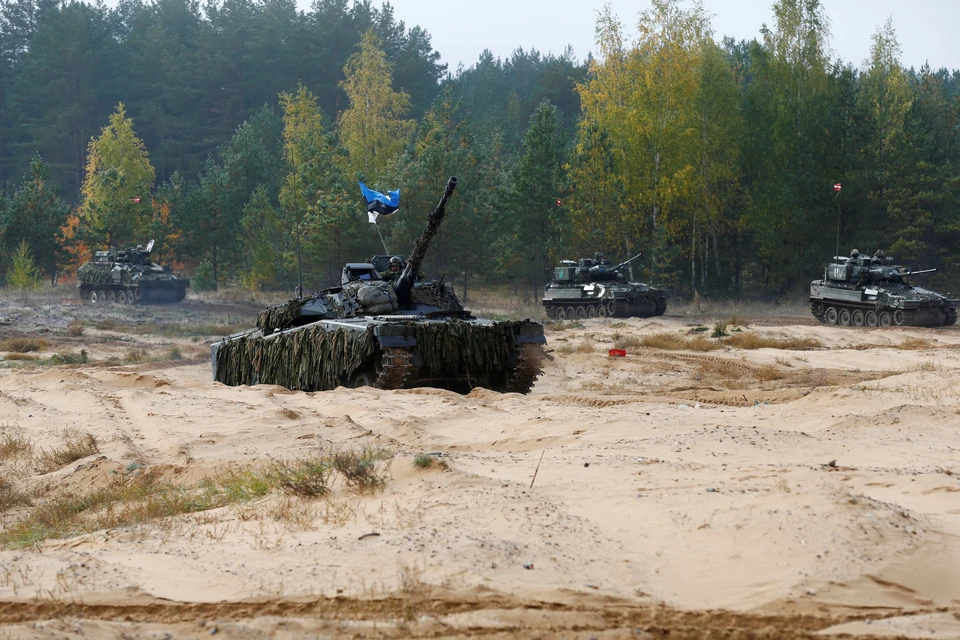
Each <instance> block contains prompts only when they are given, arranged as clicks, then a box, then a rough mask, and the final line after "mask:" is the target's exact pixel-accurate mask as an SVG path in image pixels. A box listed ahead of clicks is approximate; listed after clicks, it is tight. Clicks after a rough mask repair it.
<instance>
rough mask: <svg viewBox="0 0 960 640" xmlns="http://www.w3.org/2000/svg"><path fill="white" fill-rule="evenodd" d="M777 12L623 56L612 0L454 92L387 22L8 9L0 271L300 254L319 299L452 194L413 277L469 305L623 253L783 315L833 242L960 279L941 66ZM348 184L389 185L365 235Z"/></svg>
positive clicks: (952, 96) (239, 8)
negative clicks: (571, 39)
mask: <svg viewBox="0 0 960 640" xmlns="http://www.w3.org/2000/svg"><path fill="white" fill-rule="evenodd" d="M773 7H774V16H775V20H774V23H773V24H772V25H770V26H769V27H767V26H765V27H764V28H763V30H762V32H761V33H760V34H759V37H758V38H756V39H754V40H752V41H741V42H735V41H733V40H730V39H723V40H719V41H718V40H717V39H716V38H715V37H714V35H713V32H712V29H711V26H710V22H709V19H708V17H707V14H706V12H705V11H704V9H703V7H702V5H700V4H696V3H695V4H693V5H692V6H688V5H687V4H686V3H683V2H680V0H651V1H650V3H649V8H648V9H647V10H646V11H644V12H642V13H641V15H640V17H639V19H638V22H637V24H636V25H635V27H636V29H635V31H636V34H637V35H636V37H635V38H634V39H633V40H630V41H628V38H627V35H626V33H627V29H626V27H625V25H624V24H623V22H622V21H621V20H620V19H619V18H618V17H617V16H615V15H614V14H613V13H612V11H611V10H610V8H609V7H606V8H605V9H604V10H603V11H602V12H601V13H600V14H599V17H598V21H597V51H598V55H597V57H596V58H593V57H592V56H591V57H588V58H587V59H586V60H584V61H577V60H576V59H575V57H574V55H573V53H572V51H570V50H568V51H566V52H565V53H564V54H562V55H560V56H554V55H548V56H543V55H541V54H539V53H537V52H535V51H534V52H525V51H523V50H517V51H516V52H515V53H514V54H513V55H512V56H510V57H509V58H507V59H497V58H494V57H493V56H492V55H491V54H489V53H488V52H486V53H484V54H483V55H482V56H481V57H480V59H479V60H478V61H477V62H476V63H475V64H474V65H472V66H470V67H468V68H463V67H461V68H459V69H457V70H456V71H455V72H449V71H448V70H447V69H446V68H445V67H444V66H443V65H441V64H440V62H439V54H438V53H437V52H436V51H434V50H433V48H432V45H431V41H430V36H429V34H427V33H426V32H425V31H424V30H423V29H421V28H419V27H416V26H415V27H411V28H407V26H406V25H405V24H404V23H403V22H402V21H399V20H398V19H397V17H396V16H395V13H394V10H393V8H392V7H391V5H389V4H388V3H387V4H384V5H382V6H380V7H376V6H374V5H373V4H372V3H371V2H369V1H359V0H358V1H356V2H353V3H348V2H347V0H317V2H315V3H314V5H313V8H312V9H311V10H310V11H309V12H300V11H297V10H296V7H295V5H294V4H293V3H292V2H287V0H261V1H259V2H251V1H250V0H224V1H223V2H219V3H210V4H207V5H205V6H204V7H203V9H200V7H199V5H198V4H197V3H194V2H189V1H184V0H157V1H156V2H153V3H150V4H144V3H142V2H139V1H130V0H124V1H123V2H121V3H120V4H119V5H118V6H117V8H116V9H109V8H106V7H105V6H103V5H99V4H98V5H89V4H85V3H83V2H77V1H73V2H70V3H67V2H63V1H53V0H0V36H2V37H0V42H2V46H0V181H3V182H6V183H7V184H8V186H7V187H5V188H4V190H3V194H2V196H0V233H2V237H0V246H2V247H3V248H4V256H5V257H3V258H0V269H5V268H7V267H8V266H9V263H10V259H11V256H13V255H14V253H15V249H17V248H20V247H21V246H24V247H27V248H28V249H29V250H30V251H31V252H32V255H33V256H35V258H36V263H37V266H38V267H39V269H40V270H41V271H42V272H43V273H44V274H45V275H46V276H47V277H50V278H53V277H54V275H55V274H57V273H59V272H62V271H70V269H71V268H75V267H76V266H78V265H79V264H80V263H82V262H83V261H85V260H86V259H87V257H88V256H89V253H90V251H92V250H94V249H99V248H104V247H107V246H124V245H125V244H131V243H133V244H135V243H143V242H146V240H148V239H150V238H153V239H156V241H157V249H156V250H157V252H158V254H159V256H160V259H161V260H162V261H166V262H171V263H173V264H175V265H176V266H177V268H184V269H185V270H187V271H188V272H191V273H193V274H194V276H195V280H197V281H198V283H200V284H201V286H210V287H215V286H224V285H230V286H244V287H250V288H282V289H288V290H292V288H293V286H294V285H295V283H296V269H297V253H298V251H297V249H298V247H299V254H300V259H301V263H302V265H303V270H304V272H305V274H306V278H305V281H306V284H307V285H308V286H312V287H320V286H327V285H329V284H330V280H331V279H333V278H334V277H335V274H336V272H337V270H338V269H339V265H340V264H341V263H343V262H347V261H355V260H360V259H365V258H366V257H369V256H370V255H372V254H374V253H380V252H382V251H383V247H382V244H381V243H382V242H383V243H385V244H386V245H387V248H388V250H389V251H390V252H396V253H405V252H406V251H407V250H408V249H409V247H410V246H412V242H413V239H414V238H415V236H416V235H417V233H418V232H419V230H420V225H421V224H422V221H423V214H425V213H426V212H428V211H429V210H430V209H431V208H432V206H433V205H434V204H435V203H436V200H437V199H438V198H439V195H440V191H441V189H442V186H443V184H444V183H445V180H446V178H447V177H448V176H450V175H458V176H459V177H460V178H461V185H460V188H459V189H458V192H457V196H456V202H455V204H454V205H452V207H451V214H450V216H449V219H448V221H447V222H446V223H445V225H444V227H443V228H442V231H441V234H440V236H439V238H438V240H437V242H436V243H435V246H434V247H433V250H432V251H431V253H430V254H429V264H428V267H429V270H430V271H431V272H433V273H435V274H436V275H440V274H441V273H444V274H447V278H448V279H451V280H455V281H457V283H458V284H459V285H462V286H464V287H466V286H467V285H468V283H473V282H475V283H511V284H513V285H514V286H515V287H517V289H518V290H522V291H530V292H531V294H532V293H533V292H535V291H536V289H537V288H538V287H539V286H540V285H542V284H543V282H544V280H545V277H546V274H547V270H548V268H549V267H550V266H551V265H553V264H554V263H555V262H556V261H557V260H559V259H564V258H576V257H579V256H584V255H592V254H593V253H594V252H595V251H603V252H604V253H606V254H607V255H608V256H609V257H614V258H620V259H625V258H627V257H630V256H632V255H634V254H636V253H639V252H643V253H644V258H643V260H641V261H638V262H636V263H634V264H633V265H631V268H632V269H633V276H634V277H635V278H636V279H646V280H652V281H654V282H658V283H660V284H663V285H666V286H668V287H670V288H671V289H673V290H674V291H675V292H679V293H692V291H694V290H696V291H699V292H700V293H701V294H704V295H714V296H740V295H744V294H747V295H751V296H757V295H762V296H767V297H782V296H790V295H795V294H797V293H798V292H800V291H802V290H803V289H804V287H805V285H806V284H808V283H809V281H810V280H811V279H812V278H814V277H816V276H818V274H819V273H820V272H821V265H822V264H823V263H824V262H826V261H827V260H829V258H830V257H831V256H832V255H834V253H835V252H836V250H837V244H838V242H839V244H840V250H841V252H846V251H847V250H849V249H850V248H852V247H853V246H857V247H858V248H860V250H861V251H863V252H865V251H873V250H876V249H881V248H882V249H884V250H886V251H887V252H888V253H889V254H891V255H895V256H896V257H897V258H898V259H900V260H901V261H903V262H906V263H911V264H915V265H917V266H921V265H922V266H924V267H937V268H939V269H940V271H939V272H938V274H936V276H935V277H934V279H933V282H932V283H931V284H934V285H937V286H946V287H949V286H950V285H951V284H954V283H956V281H957V276H958V274H960V272H958V270H957V269H956V267H957V264H958V260H960V257H958V251H960V249H958V243H957V240H958V239H960V237H958V236H960V213H958V211H957V208H956V204H957V200H958V195H960V192H958V178H957V172H956V169H955V168H956V166H957V162H958V161H960V139H958V126H957V125H958V124H960V99H958V96H960V73H958V72H957V71H947V70H945V69H941V70H933V69H931V68H930V67H929V66H925V67H923V68H921V69H919V70H915V69H905V68H904V67H903V66H902V64H901V62H900V49H899V45H898V43H897V39H896V33H895V30H894V27H893V25H892V24H891V23H890V22H887V23H886V24H884V25H881V26H879V27H878V29H877V31H876V33H875V34H874V36H873V44H872V48H871V56H870V58H869V59H868V60H866V61H865V62H864V64H863V65H861V66H855V65H853V64H851V63H849V62H844V61H840V60H832V59H830V57H829V55H828V42H829V32H828V27H827V24H828V21H827V18H826V15H825V14H824V11H823V8H822V6H821V5H820V4H819V2H817V0H777V1H776V2H774V5H773ZM77 52H83V55H76V54H77ZM359 180H362V181H364V182H366V183H367V184H369V185H371V186H373V187H374V188H378V189H380V190H382V191H386V190H387V189H393V188H397V187H400V189H401V193H402V196H401V210H400V212H398V213H397V214H395V215H393V216H389V217H387V218H383V217H381V219H380V220H381V223H380V225H379V232H380V233H378V229H377V228H376V227H374V226H373V225H370V224H369V223H367V221H366V214H365V209H364V207H363V202H362V199H361V198H360V193H359V189H358V187H357V182H358V181H359ZM835 184H840V185H842V188H841V189H842V190H840V191H837V190H835V188H834V185H835ZM61 185H62V187H61ZM380 234H382V236H383V238H382V240H381V235H380Z"/></svg>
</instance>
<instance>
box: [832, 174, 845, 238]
mask: <svg viewBox="0 0 960 640" xmlns="http://www.w3.org/2000/svg"><path fill="white" fill-rule="evenodd" d="M840 186H841V185H840V183H838V184H835V185H833V188H834V190H835V191H836V192H837V196H836V198H837V252H836V253H835V254H834V255H835V256H839V255H840V194H841V193H843V190H842V187H841V188H840V189H838V188H837V187H840Z"/></svg>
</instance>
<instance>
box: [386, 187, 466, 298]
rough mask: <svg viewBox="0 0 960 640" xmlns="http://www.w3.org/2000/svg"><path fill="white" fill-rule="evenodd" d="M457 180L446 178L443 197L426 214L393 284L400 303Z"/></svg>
mask: <svg viewBox="0 0 960 640" xmlns="http://www.w3.org/2000/svg"><path fill="white" fill-rule="evenodd" d="M457 182H458V181H457V178H456V177H455V176H451V178H450V179H449V180H447V186H446V188H445V189H444V190H443V197H441V198H440V202H439V203H438V204H437V206H436V208H435V209H434V210H433V211H431V212H430V215H428V216H427V226H426V227H424V229H423V232H422V233H421V234H420V236H419V237H418V238H417V241H416V242H415V243H414V245H413V251H411V252H410V257H409V258H407V266H406V267H405V268H404V270H403V274H401V276H400V278H399V279H398V280H397V284H396V285H394V289H396V291H397V298H399V300H400V302H401V303H405V302H406V301H407V300H408V299H409V297H410V290H411V289H413V281H414V279H415V277H416V274H417V273H418V272H419V270H420V265H421V264H422V263H423V258H424V256H426V254H427V249H428V248H430V244H431V243H432V242H433V238H434V237H435V236H436V235H437V231H439V230H440V224H441V223H442V222H443V216H444V214H446V211H447V202H449V201H450V196H452V195H453V190H454V189H456V188H457Z"/></svg>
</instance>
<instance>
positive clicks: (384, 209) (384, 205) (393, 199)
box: [360, 182, 400, 224]
mask: <svg viewBox="0 0 960 640" xmlns="http://www.w3.org/2000/svg"><path fill="white" fill-rule="evenodd" d="M360 192H361V193H363V197H364V199H366V201H367V215H369V216H370V223H371V224H376V223H377V216H379V215H381V214H382V215H385V216H388V215H390V214H391V213H396V211H397V209H399V208H400V189H397V190H396V191H388V192H387V195H383V194H382V193H380V192H379V191H374V190H373V189H370V188H369V187H367V185H365V184H363V183H362V182H361V183H360Z"/></svg>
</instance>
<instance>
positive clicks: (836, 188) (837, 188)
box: [833, 182, 842, 191]
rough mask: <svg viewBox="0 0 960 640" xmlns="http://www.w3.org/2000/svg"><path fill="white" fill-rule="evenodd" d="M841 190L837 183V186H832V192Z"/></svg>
mask: <svg viewBox="0 0 960 640" xmlns="http://www.w3.org/2000/svg"><path fill="white" fill-rule="evenodd" d="M841 188H842V187H841V186H840V183H839V182H838V183H837V184H835V185H833V190H834V191H840V189H841Z"/></svg>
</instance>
